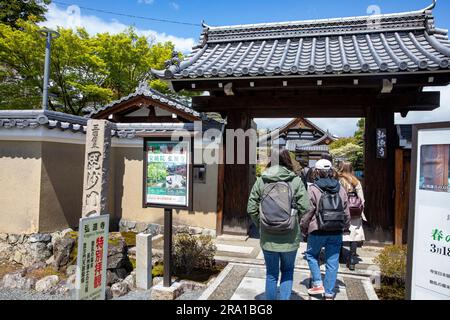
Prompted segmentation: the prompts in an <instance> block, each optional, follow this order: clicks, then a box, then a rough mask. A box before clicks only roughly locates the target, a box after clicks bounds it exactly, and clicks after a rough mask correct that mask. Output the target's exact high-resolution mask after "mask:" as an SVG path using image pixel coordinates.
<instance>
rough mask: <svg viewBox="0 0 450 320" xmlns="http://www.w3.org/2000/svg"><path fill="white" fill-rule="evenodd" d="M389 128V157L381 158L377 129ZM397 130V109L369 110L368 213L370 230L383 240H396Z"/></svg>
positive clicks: (366, 188)
mask: <svg viewBox="0 0 450 320" xmlns="http://www.w3.org/2000/svg"><path fill="white" fill-rule="evenodd" d="M380 128H382V129H386V136H387V138H386V144H387V148H386V152H387V154H386V159H380V158H378V157H377V146H376V131H377V129H380ZM396 139H397V135H396V131H395V126H394V112H392V111H391V110H389V109H387V108H382V107H377V108H370V107H368V108H367V109H366V128H365V170H364V171H365V174H364V176H365V184H364V185H365V190H364V196H365V198H366V209H365V213H366V216H367V220H368V223H369V226H370V228H369V229H370V231H372V232H374V236H375V237H376V238H377V239H376V240H379V241H393V238H394V237H393V229H394V161H395V145H396Z"/></svg>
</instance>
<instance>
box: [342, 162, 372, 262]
mask: <svg viewBox="0 0 450 320" xmlns="http://www.w3.org/2000/svg"><path fill="white" fill-rule="evenodd" d="M338 174H339V182H340V184H341V185H342V187H343V188H344V189H345V190H346V191H347V194H348V197H349V199H348V200H349V207H350V215H351V221H350V234H349V235H345V236H344V243H349V244H350V254H349V255H348V258H347V267H348V268H349V269H350V270H355V265H356V264H357V260H356V257H357V253H356V250H357V248H358V244H359V243H362V242H363V241H365V240H366V238H365V235H364V229H363V220H364V221H367V219H366V216H365V215H364V202H365V200H364V192H363V188H362V186H361V182H360V181H359V180H358V178H356V176H355V173H354V171H353V167H352V164H351V163H350V162H341V163H339V167H338Z"/></svg>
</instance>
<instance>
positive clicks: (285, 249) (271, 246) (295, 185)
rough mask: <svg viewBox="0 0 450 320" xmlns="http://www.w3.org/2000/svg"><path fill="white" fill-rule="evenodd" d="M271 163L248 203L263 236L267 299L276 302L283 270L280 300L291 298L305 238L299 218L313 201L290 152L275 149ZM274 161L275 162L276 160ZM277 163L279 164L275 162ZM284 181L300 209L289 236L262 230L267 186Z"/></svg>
mask: <svg viewBox="0 0 450 320" xmlns="http://www.w3.org/2000/svg"><path fill="white" fill-rule="evenodd" d="M271 155H272V156H271V162H270V163H269V165H268V168H267V169H266V170H265V171H264V172H263V173H262V175H261V177H260V178H258V179H257V180H256V182H255V185H254V186H253V188H252V191H251V193H250V197H249V200H248V206H247V212H248V214H249V215H250V217H251V219H252V221H253V222H254V223H255V225H256V227H257V228H258V230H260V236H261V248H262V250H263V253H264V260H265V262H266V270H267V272H266V299H268V300H276V298H277V291H278V290H277V289H278V279H279V274H280V271H281V282H280V299H281V300H289V299H290V297H291V291H292V285H293V278H294V266H295V258H296V256H297V251H298V248H299V246H300V241H301V238H302V235H301V233H300V226H299V222H300V219H299V216H301V215H303V214H305V213H306V212H308V211H309V208H310V200H309V196H308V193H307V191H306V189H305V186H304V184H303V181H302V179H301V178H300V177H299V176H297V175H296V174H295V173H294V172H293V165H292V160H291V156H290V154H289V151H288V150H282V151H281V152H280V151H278V150H276V149H274V150H272V153H271ZM274 160H275V161H274ZM276 160H278V161H276ZM279 181H284V182H288V183H289V184H290V185H291V188H292V191H293V198H294V201H295V204H296V206H297V208H296V209H297V211H298V212H297V213H298V214H297V215H296V216H295V220H296V221H295V225H294V228H293V230H289V232H287V233H282V234H276V233H270V232H267V231H266V230H265V229H264V228H261V223H260V204H261V201H262V194H263V192H264V187H265V186H266V185H267V184H268V183H274V182H279Z"/></svg>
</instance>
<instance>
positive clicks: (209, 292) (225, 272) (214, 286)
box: [197, 263, 235, 300]
mask: <svg viewBox="0 0 450 320" xmlns="http://www.w3.org/2000/svg"><path fill="white" fill-rule="evenodd" d="M234 266H235V265H234V264H233V263H229V264H228V265H227V266H226V267H225V269H223V270H222V272H221V273H220V274H219V276H218V277H217V278H216V279H215V280H214V282H213V283H212V284H211V285H210V286H209V287H208V288H206V290H205V291H204V292H203V293H202V295H201V296H200V297H199V298H198V299H197V300H208V298H209V297H210V296H211V295H212V294H213V292H214V291H215V290H216V289H217V287H218V286H219V285H220V284H221V283H222V282H223V280H224V279H225V277H226V276H227V275H228V274H229V273H230V271H231V270H232V269H233V267H234Z"/></svg>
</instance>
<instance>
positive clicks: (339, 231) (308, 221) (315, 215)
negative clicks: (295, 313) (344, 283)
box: [301, 159, 350, 300]
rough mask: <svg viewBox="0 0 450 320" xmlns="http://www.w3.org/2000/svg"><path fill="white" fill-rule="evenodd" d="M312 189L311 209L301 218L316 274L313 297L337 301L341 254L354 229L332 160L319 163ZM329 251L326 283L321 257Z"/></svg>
mask: <svg viewBox="0 0 450 320" xmlns="http://www.w3.org/2000/svg"><path fill="white" fill-rule="evenodd" d="M312 179H313V181H314V183H313V184H312V185H310V187H309V188H308V193H309V196H310V199H311V209H310V211H309V212H308V213H307V214H306V215H304V216H303V217H302V219H301V231H302V233H303V235H305V236H306V235H307V237H308V245H307V250H306V260H307V261H308V265H309V268H310V271H311V275H312V287H311V288H310V289H309V290H308V293H309V294H310V295H322V294H324V297H325V299H326V300H333V299H334V296H335V292H334V287H335V284H336V279H337V273H338V270H339V254H340V250H341V246H342V238H343V234H344V233H347V232H348V230H349V228H350V211H349V208H348V200H347V192H346V191H345V190H344V188H341V185H340V184H339V181H338V180H337V175H336V172H335V171H334V169H333V168H332V164H331V162H330V161H328V160H325V159H322V160H319V161H317V163H316V165H315V167H314V169H313V172H312ZM322 248H325V260H326V273H325V278H324V280H323V281H322V275H321V272H320V264H319V255H320V251H321V249H322Z"/></svg>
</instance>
